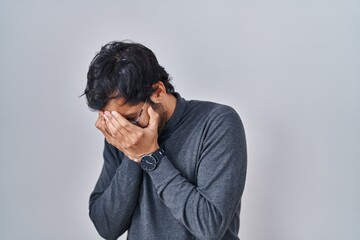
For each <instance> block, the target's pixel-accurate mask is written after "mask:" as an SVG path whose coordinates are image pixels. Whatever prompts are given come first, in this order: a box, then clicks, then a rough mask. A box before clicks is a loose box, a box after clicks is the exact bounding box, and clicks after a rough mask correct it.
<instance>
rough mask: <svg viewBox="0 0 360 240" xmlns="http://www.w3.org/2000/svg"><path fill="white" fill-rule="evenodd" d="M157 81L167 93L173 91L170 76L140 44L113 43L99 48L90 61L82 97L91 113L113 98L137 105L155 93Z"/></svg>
mask: <svg viewBox="0 0 360 240" xmlns="http://www.w3.org/2000/svg"><path fill="white" fill-rule="evenodd" d="M159 81H161V82H163V83H164V85H165V87H166V91H167V92H168V93H174V92H175V90H174V87H173V85H172V84H171V83H170V77H169V74H168V73H167V72H166V71H165V69H164V68H163V67H162V66H160V65H159V63H158V61H157V59H156V57H155V55H154V53H153V52H152V51H151V50H150V49H148V48H147V47H145V46H143V45H141V44H139V43H133V42H125V41H113V42H110V43H108V44H106V45H105V46H103V47H101V50H100V52H99V53H97V54H96V56H95V57H94V59H93V60H92V61H91V64H90V66H89V71H88V74H87V85H86V88H85V91H84V94H85V95H86V99H87V104H88V106H89V108H90V109H93V110H100V109H102V108H104V107H105V106H106V104H107V103H108V101H109V100H110V99H114V98H123V99H124V101H125V103H129V104H136V103H138V102H140V101H145V100H146V99H147V98H149V97H150V96H151V94H152V93H153V92H154V91H155V90H156V89H153V87H152V85H153V84H154V83H157V82H159ZM84 94H83V95H84Z"/></svg>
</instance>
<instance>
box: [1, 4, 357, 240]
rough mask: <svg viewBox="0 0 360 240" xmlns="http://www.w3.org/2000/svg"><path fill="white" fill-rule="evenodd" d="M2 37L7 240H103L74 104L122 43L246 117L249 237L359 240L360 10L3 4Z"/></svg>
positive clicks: (92, 144)
mask: <svg viewBox="0 0 360 240" xmlns="http://www.w3.org/2000/svg"><path fill="white" fill-rule="evenodd" d="M0 35H1V36H0V43H1V44H0V114H1V124H0V194H1V195H0V239H6V240H7V239H11V240H12V239H34V240H35V239H36V240H39V239H40V240H42V239H52V240H57V239H59V240H63V239H101V238H100V237H99V236H98V234H97V232H96V231H95V228H94V227H93V225H92V223H91V221H90V219H89V218H88V198H89V194H90V193H91V191H92V189H93V187H94V184H95V182H96V180H97V177H98V175H99V173H100V169H101V166H102V147H103V139H102V136H101V134H100V133H98V131H97V130H96V129H95V127H94V123H95V119H96V113H93V112H90V111H89V110H88V108H87V106H86V103H85V99H84V98H78V96H79V95H80V94H82V92H83V90H84V87H85V84H86V73H87V68H88V65H89V63H90V61H91V59H92V58H93V57H94V55H95V53H96V52H97V51H99V49H100V47H101V46H102V45H104V44H105V43H107V42H109V41H111V40H122V39H131V40H133V41H137V42H140V43H143V44H145V45H146V46H148V47H149V48H151V49H152V50H153V51H154V52H155V53H156V55H157V57H158V60H159V62H160V64H162V65H163V66H164V67H165V68H166V70H167V71H168V72H169V73H170V74H171V75H172V77H173V83H174V85H175V87H176V89H177V91H178V92H180V93H181V94H182V96H183V97H185V98H187V99H205V100H212V101H217V102H221V103H225V104H228V105H231V106H233V107H234V108H235V109H236V110H237V111H238V113H239V114H240V116H241V118H242V120H243V122H244V126H245V130H246V133H247V141H248V157H249V164H248V177H247V183H246V188H245V192H244V196H243V205H242V212H241V227H240V233H239V236H240V237H241V239H244V240H245V239H246V240H247V239H249V240H264V239H266V240H289V239H291V240H303V239H316V240H332V239H339V240H343V239H346V240H358V239H360V228H359V226H360V186H359V185H360V174H359V172H360V162H359V161H360V127H359V123H360V44H359V43H360V1H358V0H337V1H336V0H312V1H308V0H305V1H292V0H288V1H285V0H283V1H281V0H275V1H266V0H255V1H235V0H233V1H231V0H230V1H205V0H204V1H188V0H187V1H184V0H183V1H177V2H176V3H175V1H135V0H131V1H130V0H129V1H84V0H82V1H70V0H66V1H40V0H33V1H16V0H14V1H13V0H8V1H5V0H0ZM120 239H125V236H123V237H121V238H120Z"/></svg>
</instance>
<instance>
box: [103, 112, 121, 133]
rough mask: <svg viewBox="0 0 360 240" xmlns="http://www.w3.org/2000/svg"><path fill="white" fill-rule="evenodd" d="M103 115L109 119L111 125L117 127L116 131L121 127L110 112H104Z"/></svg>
mask: <svg viewBox="0 0 360 240" xmlns="http://www.w3.org/2000/svg"><path fill="white" fill-rule="evenodd" d="M105 115H106V116H107V118H108V120H110V122H111V123H112V125H113V126H114V127H115V128H116V129H117V131H119V130H120V129H121V125H120V123H119V122H118V121H117V119H116V118H115V117H114V116H113V115H112V114H111V113H110V112H106V113H105ZM119 115H120V114H119Z"/></svg>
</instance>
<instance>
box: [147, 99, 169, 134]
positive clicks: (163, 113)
mask: <svg viewBox="0 0 360 240" xmlns="http://www.w3.org/2000/svg"><path fill="white" fill-rule="evenodd" d="M151 107H152V108H153V109H154V111H155V112H156V113H157V114H159V125H158V135H160V134H161V132H162V130H164V128H165V125H166V115H167V114H166V113H167V112H166V111H165V109H164V107H163V105H162V104H161V103H154V102H151Z"/></svg>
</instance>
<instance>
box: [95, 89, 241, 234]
mask: <svg viewBox="0 0 360 240" xmlns="http://www.w3.org/2000/svg"><path fill="white" fill-rule="evenodd" d="M158 143H159V145H160V147H161V148H163V149H164V150H165V154H166V156H165V157H163V158H162V160H161V161H160V163H159V165H158V167H157V168H156V169H155V170H154V171H152V172H144V171H143V170H142V169H141V168H140V166H139V165H138V164H136V163H135V162H133V161H131V160H130V159H129V158H127V157H126V156H125V155H124V154H123V153H122V152H121V151H119V150H118V149H116V148H115V147H114V146H112V145H110V144H109V143H107V142H106V141H105V147H104V165H103V168H102V171H101V174H100V177H99V179H98V181H97V183H96V186H95V189H94V191H93V192H92V194H91V196H90V207H89V208H90V218H91V220H92V221H93V223H94V225H95V227H96V229H97V231H98V232H99V234H100V235H101V236H102V237H103V238H105V239H117V238H118V237H119V236H120V235H122V234H123V233H124V232H126V231H128V239H135V240H140V239H141V240H151V239H156V240H166V239H182V240H190V239H204V240H211V239H214V240H215V239H216V240H218V239H226V240H230V239H239V238H238V231H239V226H240V218H239V215H240V206H241V196H242V193H243V190H244V185H245V177H246V167H247V153H246V142H245V133H244V128H243V125H242V123H241V120H240V118H239V116H238V114H237V113H236V112H235V110H234V109H232V108H231V107H228V106H225V105H220V104H216V103H211V102H203V101H186V100H185V99H183V98H181V97H180V96H179V95H177V104H176V108H175V111H174V114H173V115H172V117H171V118H170V119H169V121H168V122H167V124H166V126H165V128H164V130H163V131H162V133H161V135H160V136H159V139H158Z"/></svg>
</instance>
